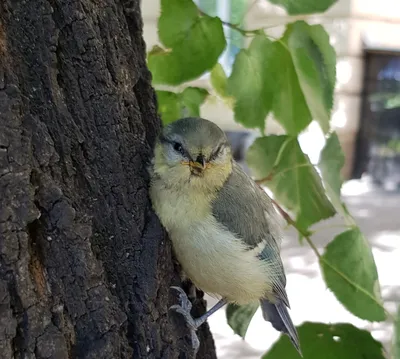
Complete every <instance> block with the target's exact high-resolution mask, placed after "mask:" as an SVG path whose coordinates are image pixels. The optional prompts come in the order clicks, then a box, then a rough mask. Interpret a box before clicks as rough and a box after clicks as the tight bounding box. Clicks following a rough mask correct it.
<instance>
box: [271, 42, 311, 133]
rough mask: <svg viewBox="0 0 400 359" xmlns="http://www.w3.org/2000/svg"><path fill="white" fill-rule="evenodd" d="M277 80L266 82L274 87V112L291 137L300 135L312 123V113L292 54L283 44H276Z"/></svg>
mask: <svg viewBox="0 0 400 359" xmlns="http://www.w3.org/2000/svg"><path fill="white" fill-rule="evenodd" d="M274 49H275V53H274V61H275V67H273V66H272V67H273V68H274V69H273V70H271V71H275V78H273V79H271V78H270V74H268V76H267V78H266V79H265V80H264V81H268V82H271V84H272V85H273V86H274V99H273V105H272V110H273V112H274V115H275V119H276V120H277V121H278V122H279V123H280V124H281V125H282V126H283V127H284V128H285V130H286V133H287V134H289V135H294V136H295V135H298V134H299V133H300V132H301V131H303V130H304V129H305V128H306V127H307V126H308V125H309V124H310V123H311V121H312V117H311V113H310V110H309V108H308V105H307V102H306V99H305V97H304V94H303V92H302V89H301V87H300V84H299V79H298V76H297V74H296V71H295V68H294V65H293V60H292V58H291V55H290V52H289V51H288V49H287V48H285V46H283V45H282V44H281V43H279V42H276V43H275V44H274Z"/></svg>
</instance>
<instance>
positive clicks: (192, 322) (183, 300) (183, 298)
mask: <svg viewBox="0 0 400 359" xmlns="http://www.w3.org/2000/svg"><path fill="white" fill-rule="evenodd" d="M171 288H172V289H175V290H176V291H177V292H178V294H179V303H180V304H175V305H173V306H171V307H170V310H173V311H175V312H177V313H179V314H180V315H182V317H183V318H184V319H185V323H186V325H187V326H188V328H189V330H190V336H191V340H192V348H193V351H194V356H193V357H194V358H195V357H196V354H197V351H198V350H199V347H200V341H199V338H198V337H197V334H196V330H197V328H198V327H199V326H200V325H201V324H203V322H202V321H198V320H196V319H194V318H193V317H192V315H191V314H190V311H191V310H192V303H191V302H190V300H189V298H188V296H187V295H186V293H185V291H184V290H183V289H182V288H180V287H175V286H174V287H171Z"/></svg>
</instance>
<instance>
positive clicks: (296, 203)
mask: <svg viewBox="0 0 400 359" xmlns="http://www.w3.org/2000/svg"><path fill="white" fill-rule="evenodd" d="M247 161H248V163H249V166H250V168H251V169H252V170H253V171H254V175H255V176H256V178H258V179H263V178H267V177H268V178H269V180H268V182H265V185H266V186H268V187H269V188H270V189H271V190H272V191H273V193H274V195H275V197H276V199H277V201H278V202H279V203H280V204H281V205H283V206H285V207H286V208H288V209H289V210H291V211H293V212H294V213H295V214H296V216H297V224H298V226H299V227H300V228H302V229H307V228H308V227H309V226H310V225H311V224H314V223H316V222H318V221H320V220H322V219H325V218H329V217H331V216H332V215H334V214H335V210H334V208H333V207H332V205H331V203H330V202H329V200H328V198H327V196H326V194H325V190H324V188H323V186H322V183H321V178H320V176H319V175H318V173H317V172H316V170H315V168H314V166H313V165H312V164H311V163H310V160H309V158H308V156H306V155H305V154H304V153H303V152H302V150H301V148H300V145H299V143H298V141H297V138H296V137H291V136H266V137H260V138H258V139H257V140H256V141H255V142H254V143H253V145H252V146H251V147H250V148H249V150H248V152H247Z"/></svg>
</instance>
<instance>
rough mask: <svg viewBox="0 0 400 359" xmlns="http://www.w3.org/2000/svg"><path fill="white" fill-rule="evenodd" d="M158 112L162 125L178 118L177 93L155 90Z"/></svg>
mask: <svg viewBox="0 0 400 359" xmlns="http://www.w3.org/2000/svg"><path fill="white" fill-rule="evenodd" d="M156 94H157V102H158V112H159V114H160V116H161V120H162V122H163V123H164V125H167V124H169V123H171V122H174V121H176V120H178V119H179V118H180V117H181V116H180V115H181V106H180V103H179V95H178V94H176V93H174V92H170V91H156Z"/></svg>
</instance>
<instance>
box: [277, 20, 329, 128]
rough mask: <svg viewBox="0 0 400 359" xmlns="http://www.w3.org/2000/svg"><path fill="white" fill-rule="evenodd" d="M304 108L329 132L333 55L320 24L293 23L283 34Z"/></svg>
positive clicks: (326, 35)
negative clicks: (301, 94) (304, 102)
mask: <svg viewBox="0 0 400 359" xmlns="http://www.w3.org/2000/svg"><path fill="white" fill-rule="evenodd" d="M284 41H285V42H286V43H287V46H288V48H289V51H290V53H291V55H292V59H293V64H294V67H295V69H296V73H297V76H298V78H299V83H300V87H301V89H302V91H303V94H304V97H305V99H306V102H307V105H308V108H309V110H310V112H311V114H312V116H313V118H314V119H315V120H316V121H318V123H319V124H320V126H321V128H322V130H323V131H324V133H327V132H328V131H329V128H330V126H329V123H330V117H331V110H332V106H333V92H334V88H335V82H336V54H335V50H334V49H333V47H332V46H331V45H330V43H329V35H328V34H327V33H326V31H325V30H324V28H323V27H322V26H321V25H312V26H311V25H309V24H307V23H306V22H304V21H297V22H295V23H293V24H289V25H288V26H287V31H286V33H285V35H284Z"/></svg>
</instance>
